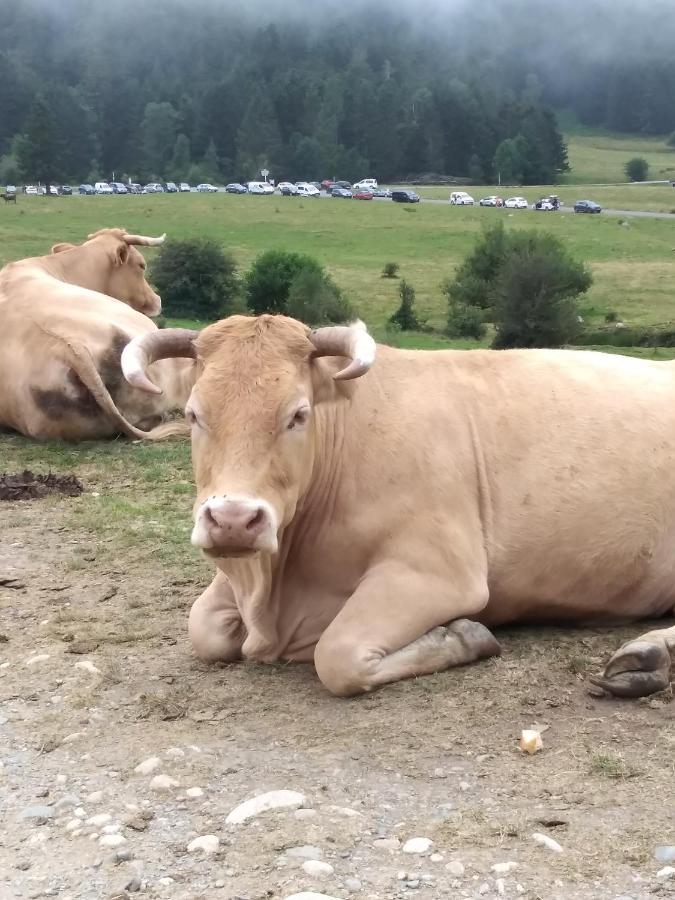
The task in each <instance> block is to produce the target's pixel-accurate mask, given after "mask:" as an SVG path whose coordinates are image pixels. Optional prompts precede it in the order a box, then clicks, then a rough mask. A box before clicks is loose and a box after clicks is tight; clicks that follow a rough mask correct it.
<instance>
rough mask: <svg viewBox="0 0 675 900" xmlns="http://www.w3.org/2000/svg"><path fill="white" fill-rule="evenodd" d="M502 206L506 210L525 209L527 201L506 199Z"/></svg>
mask: <svg viewBox="0 0 675 900" xmlns="http://www.w3.org/2000/svg"><path fill="white" fill-rule="evenodd" d="M504 206H505V207H506V208H507V209H527V200H526V199H525V198H524V197H507V199H506V200H505V201H504Z"/></svg>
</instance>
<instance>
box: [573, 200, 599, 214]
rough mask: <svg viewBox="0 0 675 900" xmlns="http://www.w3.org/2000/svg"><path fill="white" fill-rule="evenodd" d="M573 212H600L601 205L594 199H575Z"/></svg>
mask: <svg viewBox="0 0 675 900" xmlns="http://www.w3.org/2000/svg"><path fill="white" fill-rule="evenodd" d="M574 212H575V213H601V212H602V207H601V206H600V204H599V203H596V202H595V200H577V202H576V203H575V204H574Z"/></svg>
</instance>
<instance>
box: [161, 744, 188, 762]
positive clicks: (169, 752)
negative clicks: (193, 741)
mask: <svg viewBox="0 0 675 900" xmlns="http://www.w3.org/2000/svg"><path fill="white" fill-rule="evenodd" d="M164 755H165V756H171V757H172V758H173V759H182V758H183V757H184V756H185V750H181V749H180V747H169V748H167V749H166V750H165V751H164Z"/></svg>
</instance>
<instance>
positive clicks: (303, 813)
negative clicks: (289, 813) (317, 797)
mask: <svg viewBox="0 0 675 900" xmlns="http://www.w3.org/2000/svg"><path fill="white" fill-rule="evenodd" d="M316 815H317V812H316V810H315V809H296V811H295V812H294V813H293V816H294V817H295V818H296V819H301V820H302V819H314V818H315V817H316Z"/></svg>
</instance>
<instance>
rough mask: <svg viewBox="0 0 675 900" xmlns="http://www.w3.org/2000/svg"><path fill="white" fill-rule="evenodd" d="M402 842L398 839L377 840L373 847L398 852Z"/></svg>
mask: <svg viewBox="0 0 675 900" xmlns="http://www.w3.org/2000/svg"><path fill="white" fill-rule="evenodd" d="M400 846H401V842H400V841H399V839H398V838H377V839H376V840H374V841H373V847H377V849H378V850H398V848H399V847H400Z"/></svg>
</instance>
